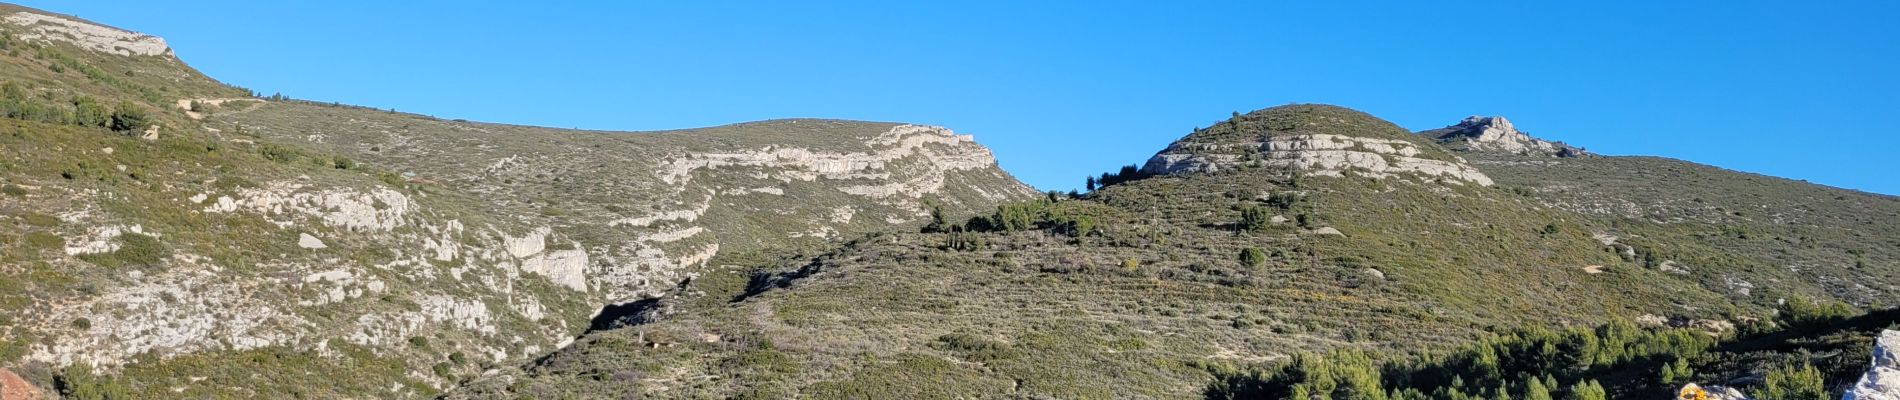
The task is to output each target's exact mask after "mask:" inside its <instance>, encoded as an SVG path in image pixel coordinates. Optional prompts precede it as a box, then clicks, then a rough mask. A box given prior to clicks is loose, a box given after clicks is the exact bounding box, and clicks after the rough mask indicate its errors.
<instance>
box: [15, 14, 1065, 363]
mask: <svg viewBox="0 0 1900 400" xmlns="http://www.w3.org/2000/svg"><path fill="white" fill-rule="evenodd" d="M0 13H3V14H5V15H4V16H0V21H3V22H4V23H0V34H3V35H4V37H0V58H5V59H6V62H5V63H0V81H4V82H0V85H4V86H5V87H4V89H5V90H4V92H5V93H4V104H0V111H3V112H4V113H5V116H6V117H7V118H5V119H3V120H0V132H3V133H4V134H0V190H3V191H4V195H0V198H3V199H4V200H5V201H4V202H0V227H4V229H0V315H4V316H0V338H4V339H0V367H4V368H5V369H4V370H5V371H9V374H12V373H15V372H17V373H18V374H17V375H20V376H23V377H25V379H27V380H29V381H33V382H34V383H35V385H36V386H39V387H41V388H46V389H49V391H51V392H73V391H106V392H111V393H122V394H127V395H130V396H133V397H141V398H155V397H173V396H181V397H214V396H237V397H287V396H306V397H308V396H315V397H323V398H334V397H419V396H427V395H430V394H432V393H435V392H436V391H438V390H441V389H444V388H448V387H451V386H453V385H455V383H456V382H458V381H460V380H462V379H465V378H467V377H472V376H476V375H478V374H479V373H481V372H482V371H483V370H484V369H488V368H492V367H494V366H498V365H510V364H513V363H517V362H521V361H523V360H527V359H529V358H530V357H535V356H538V355H541V354H544V353H546V352H548V351H550V350H552V349H555V348H558V347H559V346H561V345H563V344H564V343H566V342H567V341H569V340H571V339H572V338H573V337H574V336H576V335H578V334H580V333H582V332H584V331H586V330H587V329H589V328H590V327H592V326H594V325H596V321H594V320H593V319H594V318H595V317H596V316H597V314H599V313H601V312H602V310H603V309H606V308H610V307H609V306H612V305H614V304H618V303H624V302H634V301H638V300H641V299H646V298H650V297H655V296H661V295H663V294H667V293H670V292H672V290H673V289H674V288H676V287H678V286H680V285H681V283H682V282H685V281H689V280H691V278H692V277H694V276H696V275H698V274H700V273H702V271H703V270H704V269H706V268H707V266H708V265H715V264H717V261H715V260H718V259H721V258H722V257H724V256H726V255H728V254H743V253H747V252H753V251H764V250H767V249H800V248H808V247H825V246H829V244H828V243H831V242H833V241H839V240H843V239H844V238H849V237H855V236H858V235H861V234H864V233H867V232H875V231H881V230H888V229H893V228H895V227H907V228H904V229H915V228H914V227H915V226H918V225H921V224H923V223H924V222H925V220H926V219H927V218H928V216H929V215H930V210H931V209H933V208H936V209H943V210H949V211H952V212H970V211H972V210H980V209H988V208H991V207H993V206H994V205H995V204H997V203H999V202H1006V201H1017V200H1022V199H1025V198H1031V197H1033V196H1035V195H1036V193H1035V192H1034V191H1033V190H1031V189H1029V188H1028V187H1027V186H1024V185H1022V184H1021V183H1018V182H1016V181H1015V180H1014V179H1013V178H1011V177H1010V176H1009V175H1008V174H1006V173H1004V172H1002V171H1001V170H1000V169H998V168H996V163H995V161H994V159H993V158H992V157H991V155H990V153H989V151H988V150H987V149H985V148H983V147H982V146H980V145H978V144H976V143H975V142H974V141H973V140H972V138H971V137H970V136H968V135H958V134H954V133H952V132H950V131H949V130H947V129H943V128H937V127H927V126H916V125H905V124H895V123H871V122H854V121H827V120H782V121H765V122H757V123H747V124H737V125H730V126H723V127H715V128H706V129H692V130H682V131H669V132H632V133H629V132H593V131H573V130H559V129H544V128H531V127H519V126H504V125H495V124H481V123H469V122H459V121H442V120H437V119H433V118H429V117H424V116H417V115H407V114H396V113H391V112H384V111H377V110H372V109H367V108H360V107H350V106H339V105H324V104H317V103H311V102H304V101H297V100H291V99H286V98H282V97H281V96H271V97H268V98H260V97H253V96H252V95H251V94H250V93H249V92H248V91H247V90H243V89H239V88H233V87H230V86H226V85H223V84H220V83H218V82H216V81H213V80H211V79H209V78H206V77H204V76H203V75H202V74H199V73H198V72H197V71H195V70H192V69H191V68H190V67H189V66H186V65H185V64H184V63H183V62H181V61H180V60H179V59H178V58H177V57H175V56H174V55H173V53H172V52H171V51H170V50H169V49H168V48H166V47H165V46H164V42H163V40H160V39H158V38H156V37H152V36H149V35H143V34H138V33H133V32H127V31H124V30H119V29H116V28H111V27H108V26H105V25H101V24H97V23H93V22H89V21H85V20H81V19H78V18H74V17H70V16H62V15H57V14H52V13H46V12H42V11H38V10H30V9H25V8H20V7H13V6H6V7H5V8H4V9H0ZM95 375H97V376H100V378H99V379H94V376H95ZM106 377H110V378H106ZM318 377H321V378H318ZM55 389H56V390H55ZM68 394H70V393H68Z"/></svg>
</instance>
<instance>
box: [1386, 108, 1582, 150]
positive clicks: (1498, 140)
mask: <svg viewBox="0 0 1900 400" xmlns="http://www.w3.org/2000/svg"><path fill="white" fill-rule="evenodd" d="M1418 134H1419V135H1423V136H1425V137H1426V138H1430V139H1432V140H1435V141H1437V142H1438V143H1439V144H1440V145H1443V146H1445V147H1446V148H1450V149H1455V150H1476V151H1488V152H1497V153H1506V154H1517V155H1537V156H1550V157H1580V156H1585V155H1588V154H1589V153H1588V152H1585V151H1583V149H1581V148H1577V147H1571V146H1570V145H1566V144H1564V143H1563V142H1551V141H1546V140H1543V139H1538V138H1534V137H1531V135H1530V134H1528V133H1524V132H1521V131H1518V130H1517V126H1516V125H1512V124H1511V120H1508V119H1504V117H1480V116H1476V115H1473V116H1470V117H1466V118H1465V120H1463V121H1458V123H1457V124H1455V125H1452V126H1447V127H1444V128H1439V129H1433V130H1429V131H1424V132H1419V133H1418Z"/></svg>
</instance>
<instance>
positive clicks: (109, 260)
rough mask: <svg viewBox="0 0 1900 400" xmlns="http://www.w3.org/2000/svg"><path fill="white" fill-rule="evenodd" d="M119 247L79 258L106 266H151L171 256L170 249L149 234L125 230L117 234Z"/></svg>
mask: <svg viewBox="0 0 1900 400" xmlns="http://www.w3.org/2000/svg"><path fill="white" fill-rule="evenodd" d="M118 240H119V249H118V250H113V251H112V252H109V253H99V254H87V255H82V256H79V259H81V260H85V261H86V262H90V263H93V264H97V265H99V266H102V267H107V268H121V267H128V266H129V267H153V266H157V265H158V264H159V263H160V262H162V261H164V260H165V259H166V258H170V257H171V250H170V249H168V248H166V247H165V244H164V243H160V242H159V241H158V238H154V237H152V236H151V235H145V234H140V233H132V232H127V233H124V234H121V235H119V239H118Z"/></svg>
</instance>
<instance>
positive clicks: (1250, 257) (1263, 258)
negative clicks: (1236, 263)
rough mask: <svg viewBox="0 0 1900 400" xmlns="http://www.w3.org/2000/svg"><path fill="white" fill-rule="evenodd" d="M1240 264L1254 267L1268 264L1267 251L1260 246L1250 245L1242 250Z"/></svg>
mask: <svg viewBox="0 0 1900 400" xmlns="http://www.w3.org/2000/svg"><path fill="white" fill-rule="evenodd" d="M1240 264H1241V265H1245V266H1248V267H1254V268H1259V267H1260V266H1262V265H1267V252H1266V251H1262V250H1260V248H1259V247H1248V248H1246V249H1244V250H1241V251H1240Z"/></svg>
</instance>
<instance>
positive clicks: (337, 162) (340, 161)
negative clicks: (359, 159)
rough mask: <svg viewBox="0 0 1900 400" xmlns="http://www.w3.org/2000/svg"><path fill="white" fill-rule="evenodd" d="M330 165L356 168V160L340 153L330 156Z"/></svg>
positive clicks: (339, 167)
mask: <svg viewBox="0 0 1900 400" xmlns="http://www.w3.org/2000/svg"><path fill="white" fill-rule="evenodd" d="M330 166H333V167H336V169H350V168H356V161H352V160H350V158H349V157H344V156H341V155H339V156H335V157H331V158H330Z"/></svg>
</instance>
